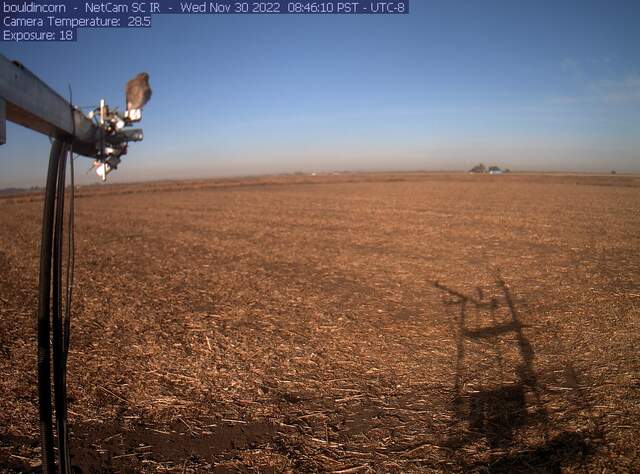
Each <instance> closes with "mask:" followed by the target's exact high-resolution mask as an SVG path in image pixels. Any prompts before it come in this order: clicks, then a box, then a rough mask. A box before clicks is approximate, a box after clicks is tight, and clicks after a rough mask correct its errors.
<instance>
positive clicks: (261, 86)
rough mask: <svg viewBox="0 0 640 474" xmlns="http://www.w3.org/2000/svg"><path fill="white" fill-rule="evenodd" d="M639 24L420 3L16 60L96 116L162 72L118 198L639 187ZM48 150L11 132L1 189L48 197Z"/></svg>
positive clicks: (593, 13)
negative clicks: (446, 178)
mask: <svg viewBox="0 0 640 474" xmlns="http://www.w3.org/2000/svg"><path fill="white" fill-rule="evenodd" d="M639 22H640V2H638V1H637V0H630V1H619V0H608V1H606V0H602V1H590V0H575V1H569V0H553V1H542V0H537V1H527V2H525V1H514V0H504V1H496V0H486V1H485V0H475V1H472V0H467V1H461V0H442V1H440V0H434V1H431V0H412V1H411V13H410V14H409V15H398V16H373V15H361V16H333V15H327V16H296V15H292V16H289V15H279V16H257V15H248V16H245V15H243V16H234V15H228V16H221V15H220V16H187V15H159V16H158V15H156V16H154V18H153V26H152V28H150V29H141V30H128V29H116V30H105V29H84V30H80V32H79V37H78V41H77V43H48V44H44V43H21V44H15V43H4V42H0V52H1V53H2V54H4V55H5V56H7V57H8V58H10V59H17V60H19V61H20V62H22V63H23V64H24V65H25V66H27V67H28V68H29V69H31V70H32V71H33V72H34V73H35V74H36V75H38V76H39V77H40V78H42V79H43V80H44V81H46V82H47V83H48V84H49V85H51V86H52V87H53V88H54V89H55V90H57V91H58V92H59V93H61V94H62V95H64V96H67V95H68V90H69V86H71V88H72V91H73V99H74V103H75V104H77V105H81V106H88V105H94V104H97V103H98V101H99V99H100V98H105V99H106V100H107V102H109V103H113V104H117V105H122V104H123V102H124V92H123V89H124V84H125V83H126V81H127V80H128V79H130V78H131V77H133V76H134V75H135V74H136V73H138V72H140V71H147V72H148V73H149V74H150V77H151V80H150V82H151V86H152V88H153V97H152V99H151V102H150V103H149V104H148V105H147V107H146V108H145V110H144V119H143V121H142V122H141V126H142V128H143V129H144V133H145V140H144V141H143V142H141V143H133V144H131V145H130V148H129V154H128V155H126V156H125V157H124V158H123V163H122V164H121V166H120V167H119V169H118V170H117V172H115V173H113V174H112V175H110V180H112V181H115V182H118V181H140V180H151V179H182V178H203V177H218V176H238V175H256V174H271V173H283V172H295V171H305V172H311V171H317V172H323V171H333V170H338V171H340V170H345V171H346V170H358V171H366V170H371V171H382V170H434V171H435V170H465V169H469V168H471V167H472V166H473V165H475V164H477V163H479V162H483V163H485V164H486V165H492V164H496V165H498V166H502V167H508V168H510V169H512V170H514V171H524V170H527V171H589V172H608V171H610V170H614V169H615V170H617V171H618V172H634V173H639V172H640V27H638V24H639ZM49 146H50V145H49V139H48V137H46V136H42V135H39V134H37V133H35V132H32V131H30V130H27V129H25V128H22V127H20V126H17V125H14V124H8V126H7V144H6V145H2V146H0V188H3V187H26V186H34V185H43V184H44V177H45V173H46V167H47V159H48V150H49ZM77 163H79V164H78V165H77V166H78V171H77V173H78V174H79V175H81V180H82V181H83V182H92V181H94V180H95V179H97V178H94V177H92V176H89V175H85V174H84V170H85V168H86V169H88V168H89V166H90V164H91V163H90V160H89V159H84V158H79V159H78V160H77Z"/></svg>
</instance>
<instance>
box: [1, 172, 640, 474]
mask: <svg viewBox="0 0 640 474" xmlns="http://www.w3.org/2000/svg"><path fill="white" fill-rule="evenodd" d="M76 205H77V217H76V219H77V239H76V245H77V256H76V288H75V297H74V302H75V303H74V308H73V321H72V339H71V353H70V360H69V376H68V382H69V394H70V397H71V401H70V414H69V417H70V426H71V428H70V429H71V445H72V455H73V456H72V460H73V463H74V464H76V465H78V466H79V467H80V468H81V469H82V472H85V473H91V472H215V473H233V472H260V473H263V472H265V473H269V472H273V473H293V472H296V473H297V472H334V473H343V474H347V473H367V472H380V473H387V472H390V473H399V472H409V473H411V472H416V473H417V472H598V473H602V472H640V450H639V447H638V446H639V444H640V357H639V356H638V350H637V348H638V345H639V343H640V252H639V249H640V178H638V177H632V176H620V175H618V176H615V177H613V176H611V177H607V176H602V177H597V176H569V175H565V176H542V175H540V176H535V175H517V174H516V175H510V176H470V175H466V174H457V175H456V174H452V175H446V174H402V175H383V174H378V175H342V176H336V177H316V178H313V177H294V178H273V179H271V178H269V179H267V178H262V179H247V180H235V181H232V180H226V181H225V180H223V181H198V182H183V183H170V182H167V183H155V184H149V185H144V186H143V185H137V186H132V185H128V186H124V185H121V186H106V187H88V188H82V189H81V190H80V191H79V196H78V199H77V201H76ZM41 212H42V202H41V201H40V199H39V198H38V197H34V196H32V197H24V196H23V197H19V198H14V199H3V200H0V222H1V223H2V225H1V226H0V275H1V279H0V471H2V472H19V471H33V470H37V469H38V466H39V448H38V443H39V439H38V428H37V416H38V415H37V397H36V381H35V366H36V355H35V354H36V346H35V312H36V307H37V294H36V290H37V268H38V255H39V239H40V224H41Z"/></svg>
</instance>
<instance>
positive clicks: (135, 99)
mask: <svg viewBox="0 0 640 474" xmlns="http://www.w3.org/2000/svg"><path fill="white" fill-rule="evenodd" d="M125 92H126V94H127V110H138V109H142V107H144V105H145V104H146V103H147V102H149V99H150V98H151V87H149V74H147V73H146V72H141V73H140V74H138V75H137V76H136V77H134V78H133V79H131V80H130V81H129V82H127V87H126V89H125Z"/></svg>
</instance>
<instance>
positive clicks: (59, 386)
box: [51, 143, 69, 474]
mask: <svg viewBox="0 0 640 474" xmlns="http://www.w3.org/2000/svg"><path fill="white" fill-rule="evenodd" d="M68 148H69V146H68V144H67V143H65V144H64V145H63V147H62V153H61V155H60V163H59V165H58V188H57V193H56V210H55V224H54V231H53V232H54V233H53V293H52V295H53V298H52V313H51V315H52V317H51V322H52V326H53V392H54V395H55V408H56V413H55V415H56V416H55V417H56V431H57V435H58V468H59V472H60V473H61V474H67V473H68V472H69V471H68V469H69V451H68V449H67V420H66V398H67V393H66V392H67V390H66V377H65V375H64V358H65V357H64V332H63V314H62V247H63V242H64V195H65V189H64V188H65V181H66V171H67V166H66V160H67V151H68ZM65 297H66V295H65Z"/></svg>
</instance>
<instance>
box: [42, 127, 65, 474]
mask: <svg viewBox="0 0 640 474" xmlns="http://www.w3.org/2000/svg"><path fill="white" fill-rule="evenodd" d="M63 151H64V145H63V143H62V141H60V140H58V139H56V140H54V142H53V144H52V146H51V154H50V156H49V169H48V172H47V184H46V189H45V197H44V209H43V212H42V241H41V244H40V281H39V288H38V330H37V339H38V363H37V367H38V405H39V406H38V408H39V412H40V444H41V447H42V472H43V473H44V474H53V473H54V472H55V460H54V454H53V425H52V420H51V416H52V410H51V366H50V364H51V346H50V341H49V333H50V320H49V317H50V311H51V308H50V304H51V276H52V275H51V257H52V244H53V232H54V212H55V207H56V206H55V205H56V187H57V186H56V185H57V179H58V169H59V165H60V157H61V155H62V153H63Z"/></svg>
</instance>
